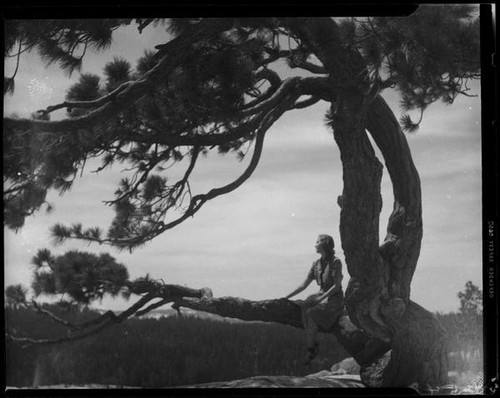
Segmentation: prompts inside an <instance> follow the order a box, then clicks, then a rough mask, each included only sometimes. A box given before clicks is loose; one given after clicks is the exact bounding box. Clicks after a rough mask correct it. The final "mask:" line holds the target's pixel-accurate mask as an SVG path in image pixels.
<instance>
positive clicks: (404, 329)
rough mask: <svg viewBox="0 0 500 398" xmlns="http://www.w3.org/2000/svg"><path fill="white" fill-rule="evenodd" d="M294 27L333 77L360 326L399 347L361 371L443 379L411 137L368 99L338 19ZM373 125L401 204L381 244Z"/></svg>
mask: <svg viewBox="0 0 500 398" xmlns="http://www.w3.org/2000/svg"><path fill="white" fill-rule="evenodd" d="M289 28H290V29H291V30H293V31H294V33H296V34H297V35H298V36H299V37H300V39H301V41H302V42H303V43H304V44H305V45H306V46H307V47H308V48H309V49H310V50H311V51H312V52H313V53H314V54H315V55H316V56H317V57H318V59H319V60H320V61H321V62H322V64H323V66H324V67H325V69H326V71H327V72H328V74H329V78H330V80H331V93H332V94H331V102H332V106H331V110H330V120H331V124H332V128H333V130H334V138H335V141H336V142H337V145H338V147H339V149H340V153H341V160H342V166H343V180H344V188H343V193H342V196H341V197H340V198H339V199H340V200H339V205H340V206H341V213H340V235H341V241H342V248H343V251H344V254H345V259H346V264H347V269H348V271H349V274H350V275H351V279H350V281H349V286H348V288H347V291H346V308H347V310H348V313H349V316H350V319H351V320H352V322H353V323H354V324H356V326H357V327H358V328H360V329H362V330H363V331H364V332H366V333H368V334H369V335H371V336H374V337H377V338H379V339H382V340H384V341H387V342H390V344H391V348H392V352H391V359H390V361H389V363H384V361H381V362H380V363H379V364H378V365H377V366H370V367H365V368H364V369H362V374H363V372H364V373H366V374H367V377H368V378H369V379H372V380H373V382H374V383H375V384H377V383H380V386H398V387H402V386H408V385H409V384H411V383H414V382H417V383H418V384H419V385H420V386H421V387H427V386H436V385H441V384H444V383H446V381H447V380H446V378H447V377H446V375H447V369H446V354H445V350H444V342H445V337H444V331H443V329H442V328H441V326H440V325H439V323H438V322H437V320H436V319H435V318H434V317H433V316H432V314H431V313H429V312H428V311H426V310H424V309H423V308H422V307H420V306H418V305H416V304H415V303H413V302H411V301H410V284H411V280H412V277H413V273H414V271H415V267H416V265H417V261H418V257H419V254H420V246H421V240H422V208H421V192H420V180H419V176H418V173H417V170H416V168H415V166H414V164H413V161H412V157H411V152H410V149H409V147H408V143H407V141H406V137H405V136H404V134H403V133H402V131H401V129H400V127H399V124H398V122H397V120H396V118H395V117H394V114H393V112H392V111H391V109H390V108H389V107H388V106H387V104H386V103H385V102H384V101H383V99H382V98H381V97H378V98H376V99H375V100H374V101H372V102H371V103H367V101H366V97H365V96H366V92H367V91H368V87H367V86H368V82H367V80H366V79H365V76H366V70H365V64H364V62H363V58H362V56H361V55H360V54H358V53H356V52H354V51H351V50H350V49H348V48H345V47H343V46H342V45H341V44H342V43H341V39H340V36H339V32H338V28H337V26H336V23H335V22H334V21H333V20H332V19H331V18H301V19H300V20H299V19H296V18H295V19H293V20H290V24H289ZM366 130H368V131H369V132H370V134H371V135H372V137H373V139H374V141H375V143H376V144H377V146H378V147H379V148H380V150H381V152H382V154H383V156H384V160H385V164H386V167H387V170H388V172H389V175H390V177H391V181H392V184H393V187H394V210H393V212H392V214H391V216H390V219H389V224H388V228H387V236H386V238H385V241H384V243H383V244H382V245H381V246H380V247H379V233H378V230H379V214H380V211H381V207H382V198H381V195H380V182H381V176H382V165H381V164H380V162H379V161H378V159H377V158H376V156H375V153H374V150H373V148H372V145H371V143H370V141H369V139H368V136H367V133H366ZM370 375H371V376H370Z"/></svg>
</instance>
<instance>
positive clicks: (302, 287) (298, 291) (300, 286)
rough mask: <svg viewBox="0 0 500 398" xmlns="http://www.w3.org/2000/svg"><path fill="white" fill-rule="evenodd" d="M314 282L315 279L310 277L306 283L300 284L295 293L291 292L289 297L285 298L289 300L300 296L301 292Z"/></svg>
mask: <svg viewBox="0 0 500 398" xmlns="http://www.w3.org/2000/svg"><path fill="white" fill-rule="evenodd" d="M312 281H313V279H312V278H310V277H309V276H308V277H307V278H306V279H305V280H304V282H302V284H300V285H299V287H297V289H295V290H294V291H293V292H291V293H290V294H289V295H288V296H285V298H286V299H289V298H291V297H293V296H295V295H297V294H299V293H300V292H302V291H304V290H305V289H306V288H307V287H308V286H309V285H310V284H311V282H312Z"/></svg>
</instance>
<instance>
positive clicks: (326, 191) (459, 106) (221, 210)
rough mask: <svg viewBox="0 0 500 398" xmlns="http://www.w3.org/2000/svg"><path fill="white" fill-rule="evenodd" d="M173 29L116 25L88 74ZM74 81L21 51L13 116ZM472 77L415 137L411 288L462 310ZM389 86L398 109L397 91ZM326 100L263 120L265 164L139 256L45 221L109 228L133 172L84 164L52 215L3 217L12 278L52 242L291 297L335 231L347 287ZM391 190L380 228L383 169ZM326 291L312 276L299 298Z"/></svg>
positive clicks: (470, 214)
mask: <svg viewBox="0 0 500 398" xmlns="http://www.w3.org/2000/svg"><path fill="white" fill-rule="evenodd" d="M166 40H167V35H166V33H165V31H164V28H161V27H160V28H157V29H146V30H145V31H144V32H143V33H142V34H141V35H138V34H137V32H136V30H135V28H133V27H128V28H125V29H119V30H118V31H116V32H115V35H114V41H113V45H112V47H111V48H110V50H109V51H106V52H103V53H99V54H88V55H87V56H86V58H84V62H83V67H82V70H81V72H83V73H95V74H99V75H102V70H103V67H104V65H105V64H106V63H107V62H110V61H112V60H113V57H115V56H119V57H124V58H126V59H128V60H129V61H130V62H131V63H132V65H134V64H135V60H136V59H137V58H138V57H140V56H141V55H142V54H143V53H144V50H146V49H150V50H152V49H153V48H154V46H155V45H157V44H161V43H163V42H165V41H166ZM13 68H14V65H13V62H12V61H11V60H10V61H9V60H8V61H6V63H5V69H6V75H7V76H8V75H9V72H10V71H12V70H13ZM77 80H78V73H74V74H73V75H72V76H71V77H69V76H67V75H65V74H64V73H63V72H62V71H61V70H60V69H59V68H58V67H57V66H51V67H45V66H44V64H43V63H42V61H41V60H40V59H39V58H38V56H37V54H36V53H29V54H24V56H23V58H22V59H21V64H20V67H19V71H18V74H17V77H16V89H15V93H14V95H13V96H7V97H5V103H4V115H10V114H12V113H16V114H17V115H18V116H21V117H26V116H28V115H29V114H30V113H31V112H33V111H35V110H38V109H41V108H46V107H47V106H49V105H54V104H57V103H59V102H62V101H63V99H64V94H65V90H66V89H67V88H68V87H69V86H70V85H71V84H73V83H75V82H76V81H77ZM470 86H471V88H472V90H471V93H472V94H477V95H478V97H476V98H468V97H465V96H462V97H459V98H457V100H456V101H455V103H454V104H453V105H445V104H442V103H436V104H433V105H432V106H430V107H429V108H428V110H427V111H426V113H425V115H424V120H423V122H422V124H421V126H420V129H419V130H418V132H417V133H416V134H411V135H407V139H408V142H409V146H410V149H411V151H412V154H413V159H414V162H415V164H416V167H417V169H418V171H419V173H420V178H421V182H422V195H423V198H422V204H423V222H424V237H423V241H422V249H421V254H420V260H419V263H418V265H417V269H416V271H415V274H414V277H413V282H412V290H411V298H412V300H414V301H416V302H417V303H419V304H420V305H422V306H424V307H425V308H427V309H428V310H430V311H441V312H449V311H457V310H458V307H459V300H458V298H457V293H458V292H459V291H460V290H463V288H464V285H465V283H466V282H467V281H469V280H471V281H472V282H473V283H474V284H475V285H477V286H480V287H481V286H482V249H481V245H482V236H481V223H482V215H481V206H482V204H481V189H482V182H481V128H480V127H481V119H480V117H481V113H480V111H481V109H480V104H481V99H480V84H479V82H474V83H473V84H471V85H470ZM383 96H384V98H385V99H386V100H387V101H388V103H389V105H390V106H391V107H392V109H393V110H394V112H395V114H396V116H398V117H399V116H400V115H401V110H400V109H399V105H398V96H397V93H395V92H384V93H383ZM326 110H327V104H326V103H324V102H320V103H318V104H317V105H315V106H314V107H310V108H307V109H304V110H297V111H293V112H289V113H287V114H286V115H285V116H283V117H282V118H281V119H280V120H279V121H277V122H276V123H275V124H274V125H273V126H272V128H271V129H270V130H269V131H268V133H267V135H266V139H265V145H264V151H263V153H262V158H261V161H260V164H259V166H258V167H257V169H256V171H255V172H254V174H253V175H252V177H250V179H249V180H248V181H247V182H246V183H245V184H243V186H241V187H240V188H238V189H237V190H236V191H234V192H232V193H230V194H228V195H224V196H222V197H219V198H216V199H215V200H213V201H211V202H208V203H207V204H206V205H205V206H204V207H203V208H202V209H201V210H200V211H199V212H198V213H197V214H196V215H195V216H194V217H193V218H191V219H189V220H187V221H186V222H184V223H183V224H181V225H180V226H178V227H176V228H175V229H173V230H170V231H167V232H165V233H164V234H162V235H160V236H159V237H157V238H156V239H155V240H154V241H153V242H150V243H148V244H147V245H146V246H145V247H142V248H139V249H137V250H135V251H134V252H133V253H132V254H130V253H128V252H119V251H118V250H116V249H114V248H112V247H109V246H98V245H88V244H86V243H82V242H74V241H69V242H67V243H65V244H63V245H60V246H54V245H53V243H52V240H51V238H50V234H49V228H50V226H52V225H54V224H56V223H63V224H70V223H74V222H81V223H82V224H83V226H84V227H91V226H100V227H102V228H104V229H105V228H106V227H107V226H108V225H109V223H110V221H111V220H112V217H113V211H112V209H110V208H109V207H107V206H105V205H104V204H103V203H102V202H103V200H106V199H112V198H113V192H114V190H115V189H116V186H117V185H116V184H117V182H118V181H119V180H120V179H121V178H122V177H123V176H124V175H123V173H122V172H121V169H122V168H121V167H120V166H119V165H115V166H113V168H112V169H111V170H106V171H103V172H101V173H100V174H98V175H96V174H93V173H90V172H89V171H90V170H92V165H94V166H96V163H95V162H94V163H93V162H89V165H88V167H87V169H86V170H87V172H86V173H84V174H83V176H82V177H81V178H80V179H79V180H77V181H76V183H75V184H74V187H73V189H72V190H71V191H70V192H69V193H66V194H65V195H64V196H62V197H60V196H59V195H58V194H57V193H56V192H50V193H49V195H48V197H47V200H48V201H49V202H50V203H52V204H53V205H54V206H55V210H54V211H53V212H52V213H51V214H46V213H45V212H44V211H40V212H38V213H36V214H35V215H34V216H31V217H29V218H28V219H27V220H26V223H25V226H24V227H23V228H22V229H21V230H19V231H18V232H17V233H14V232H13V231H10V230H7V229H5V231H4V246H5V251H4V253H5V254H4V264H5V265H4V266H5V285H6V286H7V285H11V284H18V283H21V284H24V285H26V286H28V285H29V284H30V281H31V275H32V271H33V268H32V265H31V258H32V257H33V256H34V255H35V254H36V252H37V251H38V250H39V249H41V248H48V249H50V250H51V251H52V253H53V254H56V255H57V254H63V253H65V252H66V251H68V250H75V249H77V250H82V251H89V252H95V253H102V252H108V253H110V254H111V255H113V256H114V257H115V258H116V259H117V260H118V261H119V262H121V263H123V264H125V265H126V266H127V268H128V270H129V273H130V276H131V278H136V277H140V276H144V275H145V274H146V273H149V275H150V276H151V277H153V278H155V279H162V280H163V281H164V282H165V283H173V284H180V285H186V286H189V287H192V288H201V287H210V288H211V289H212V290H213V292H214V295H215V296H218V297H220V296H238V297H243V298H247V299H252V300H263V299H273V298H279V297H283V296H285V295H287V294H288V293H290V292H291V291H292V290H294V289H295V288H296V287H297V286H298V285H299V284H300V283H301V282H302V281H303V280H304V278H305V277H306V275H307V271H308V270H309V268H310V266H311V264H312V262H313V261H314V260H315V259H316V258H317V254H316V253H315V250H314V243H315V241H316V237H317V235H318V234H323V233H326V234H330V235H332V236H333V238H334V240H335V243H336V253H337V256H338V257H339V258H340V259H341V260H342V261H343V263H344V268H343V273H344V279H343V286H344V288H345V287H346V286H347V283H348V279H349V275H348V273H347V269H346V267H345V262H344V256H343V252H342V248H341V242H340V236H339V215H340V209H339V207H338V205H337V204H336V201H337V197H338V196H339V195H340V194H341V193H342V170H341V163H340V154H339V150H338V148H337V146H336V144H335V141H334V139H333V135H332V133H331V132H330V131H328V129H327V128H326V127H325V125H324V121H323V120H324V115H325V112H326ZM62 116H64V114H59V115H55V117H54V118H60V117H62ZM417 117H418V115H417ZM377 153H378V152H377ZM379 158H380V156H379ZM245 164H246V163H245V161H243V162H238V160H237V159H236V158H235V157H234V156H232V155H224V156H220V155H217V154H215V153H214V154H210V155H209V156H208V157H207V158H206V159H203V163H202V164H200V165H199V166H198V170H197V171H196V173H195V175H194V180H193V182H192V186H193V189H194V191H195V192H197V193H202V192H207V191H208V190H209V189H210V188H212V187H215V186H222V185H225V184H226V183H228V182H230V181H232V180H233V179H234V178H236V177H237V176H238V175H239V173H240V172H241V171H242V170H244V168H245ZM382 196H383V201H384V206H383V210H382V214H381V218H380V220H381V225H380V231H381V233H380V237H381V239H382V240H383V238H384V236H385V229H386V225H387V220H388V217H389V215H390V212H391V210H392V201H393V198H392V186H391V184H390V180H389V178H388V176H387V173H386V172H385V171H384V177H383V180H382ZM317 289H318V287H317V286H315V285H311V286H310V287H309V288H308V289H307V290H306V291H305V292H303V293H301V294H300V295H299V296H297V298H304V297H306V296H307V295H308V294H311V293H313V292H314V291H316V290H317ZM128 304H130V303H128ZM128 304H127V303H126V302H124V301H122V300H111V299H104V300H103V302H102V303H100V304H99V303H98V304H97V306H100V307H103V308H110V309H113V310H121V309H124V308H125V307H126V306H127V305H128Z"/></svg>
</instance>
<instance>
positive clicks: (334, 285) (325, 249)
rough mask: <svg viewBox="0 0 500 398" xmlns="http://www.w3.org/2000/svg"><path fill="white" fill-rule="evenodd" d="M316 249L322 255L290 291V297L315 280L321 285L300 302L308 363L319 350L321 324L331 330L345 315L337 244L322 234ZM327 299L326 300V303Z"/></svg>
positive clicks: (340, 263)
mask: <svg viewBox="0 0 500 398" xmlns="http://www.w3.org/2000/svg"><path fill="white" fill-rule="evenodd" d="M315 247H316V252H317V253H319V254H320V255H321V257H320V258H319V259H317V260H316V261H314V262H313V264H312V267H311V269H310V270H309V273H308V274H307V277H306V279H305V280H304V282H302V284H301V285H300V286H299V287H297V289H295V290H294V291H293V292H291V293H290V294H289V295H288V296H286V297H285V298H286V299H289V298H291V297H293V296H295V295H297V294H299V293H300V292H302V291H303V290H305V289H306V288H307V287H308V286H309V285H310V284H311V282H312V281H313V280H315V281H316V282H317V283H318V285H319V286H320V290H319V292H318V293H315V294H312V295H310V296H309V297H307V299H306V300H305V301H304V302H303V303H302V304H301V306H302V321H303V323H304V329H305V331H306V338H307V351H308V358H307V363H310V362H311V361H312V360H313V359H314V358H315V357H316V356H317V355H318V351H319V343H318V341H317V333H318V330H319V328H320V327H321V328H322V329H324V330H329V329H330V328H332V327H333V325H334V324H335V323H336V322H337V320H338V318H339V317H340V315H342V312H343V308H344V294H343V292H342V284H341V282H342V262H341V261H340V260H339V259H338V258H337V257H335V250H334V248H335V243H334V241H333V238H332V237H331V236H330V235H319V236H318V239H317V241H316V246H315ZM325 300H326V302H325Z"/></svg>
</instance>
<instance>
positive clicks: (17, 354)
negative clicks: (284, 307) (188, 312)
mask: <svg viewBox="0 0 500 398" xmlns="http://www.w3.org/2000/svg"><path fill="white" fill-rule="evenodd" d="M51 310H52V311H53V312H55V313H59V315H61V316H64V317H65V319H68V320H70V321H71V322H74V323H80V322H84V321H85V320H89V319H92V318H94V317H96V316H98V315H99V314H98V313H96V312H94V311H91V310H81V311H80V310H72V311H71V312H69V313H68V312H64V313H63V312H62V311H61V310H60V309H58V307H57V306H51ZM436 316H437V318H438V319H439V321H440V322H441V324H442V325H443V327H444V328H445V330H446V331H447V335H448V351H449V352H450V355H449V359H450V363H449V365H450V370H455V371H457V372H464V371H471V370H472V371H480V370H481V369H482V368H481V365H482V357H483V352H482V317H477V319H471V318H470V317H465V316H464V315H462V314H457V313H449V314H439V313H438V314H436ZM6 323H7V328H8V330H10V331H12V332H13V333H15V335H16V336H19V337H21V336H25V337H33V338H54V337H56V336H63V335H64V334H65V330H66V329H65V328H64V327H63V326H61V325H59V324H57V323H55V322H53V321H52V320H50V319H49V318H48V317H46V316H44V315H41V314H39V313H36V312H34V311H33V310H32V309H26V308H18V309H14V308H7V309H6ZM320 337H321V351H320V355H319V358H318V360H317V361H315V362H314V363H313V364H312V365H309V366H307V365H305V364H304V360H305V341H304V332H303V331H302V330H300V329H296V328H293V327H290V326H285V325H280V324H274V323H259V322H253V323H249V322H247V323H232V322H221V321H217V320H211V319H200V318H196V317H192V316H187V317H186V316H181V317H177V316H171V317H168V318H160V319H152V318H142V319H141V318H138V319H129V320H127V321H126V322H124V323H122V324H117V325H114V326H112V327H110V328H109V329H107V330H105V331H104V332H102V333H100V334H98V335H95V336H92V337H89V338H87V339H85V340H82V341H76V342H72V343H66V344H63V345H58V346H46V347H43V346H31V347H27V348H21V347H20V346H19V344H17V343H12V342H9V341H8V342H7V364H6V365H7V373H6V375H7V379H6V381H7V385H9V386H32V385H55V384H90V383H97V384H110V385H118V386H141V387H168V386H179V385H187V384H196V383H205V382H211V381H220V380H234V379H240V378H245V377H250V376H255V375H295V376H300V375H307V374H311V373H314V372H317V371H319V370H324V369H329V368H330V367H331V366H332V365H333V364H334V363H336V362H339V361H341V360H342V359H344V358H346V357H348V356H349V355H348V354H347V352H346V351H345V350H344V349H343V348H342V347H341V346H340V345H339V344H338V343H337V341H336V339H335V338H334V337H333V336H330V335H320Z"/></svg>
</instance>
